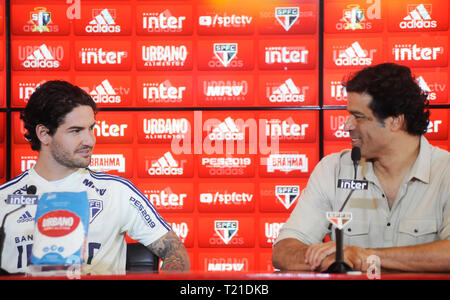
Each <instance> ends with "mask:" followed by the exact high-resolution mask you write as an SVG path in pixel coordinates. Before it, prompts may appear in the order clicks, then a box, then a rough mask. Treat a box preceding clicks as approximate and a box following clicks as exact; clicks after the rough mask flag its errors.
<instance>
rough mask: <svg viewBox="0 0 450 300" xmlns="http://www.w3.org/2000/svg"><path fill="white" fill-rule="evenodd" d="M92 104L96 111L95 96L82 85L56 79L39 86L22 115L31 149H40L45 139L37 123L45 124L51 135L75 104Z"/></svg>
mask: <svg viewBox="0 0 450 300" xmlns="http://www.w3.org/2000/svg"><path fill="white" fill-rule="evenodd" d="M82 105H88V106H90V107H92V109H93V110H94V113H96V112H97V105H96V104H95V102H94V100H93V99H92V97H91V96H90V95H89V94H88V93H86V92H85V91H84V90H82V89H81V88H79V87H77V86H74V85H72V84H71V83H69V82H66V81H60V80H53V81H47V82H46V83H44V84H42V85H41V86H39V87H38V88H37V89H36V90H35V91H34V93H33V94H32V95H31V96H30V100H29V101H28V103H27V105H26V107H25V109H24V110H23V111H22V112H21V113H20V118H21V119H22V120H23V121H24V123H25V129H26V130H27V132H26V133H25V138H26V139H27V140H28V141H29V142H30V145H31V149H33V150H36V151H40V150H41V142H40V140H39V139H38V137H37V135H36V126H37V125H40V124H41V125H44V126H45V127H47V129H48V133H49V134H50V135H53V134H55V132H56V129H57V128H58V127H59V125H61V124H62V123H63V122H64V118H65V117H66V115H67V114H68V113H70V112H71V111H72V110H73V109H74V108H75V107H77V106H82Z"/></svg>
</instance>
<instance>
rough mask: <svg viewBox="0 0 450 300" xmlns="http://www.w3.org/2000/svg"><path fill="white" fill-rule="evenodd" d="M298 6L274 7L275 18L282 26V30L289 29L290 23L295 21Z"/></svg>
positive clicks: (297, 14)
mask: <svg viewBox="0 0 450 300" xmlns="http://www.w3.org/2000/svg"><path fill="white" fill-rule="evenodd" d="M299 11H300V9H299V8H298V7H276V8H275V18H276V19H277V20H278V22H279V23H280V24H281V26H283V28H284V30H286V31H289V29H290V28H291V27H292V25H293V24H294V23H295V21H297V19H298V17H299V15H300V13H299Z"/></svg>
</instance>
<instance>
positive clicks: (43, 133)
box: [36, 124, 52, 145]
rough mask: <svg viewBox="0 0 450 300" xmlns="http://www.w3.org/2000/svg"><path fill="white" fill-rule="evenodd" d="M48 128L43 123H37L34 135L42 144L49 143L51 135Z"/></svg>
mask: <svg viewBox="0 0 450 300" xmlns="http://www.w3.org/2000/svg"><path fill="white" fill-rule="evenodd" d="M48 132H49V130H48V128H47V127H46V126H45V125H42V124H39V125H37V126H36V135H37V137H38V139H39V140H40V141H41V144H42V145H48V144H50V140H51V138H52V137H51V136H50V134H49V133H48Z"/></svg>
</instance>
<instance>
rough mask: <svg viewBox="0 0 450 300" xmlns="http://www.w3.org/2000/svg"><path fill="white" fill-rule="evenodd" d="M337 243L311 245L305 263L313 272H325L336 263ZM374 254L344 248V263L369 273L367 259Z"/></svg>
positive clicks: (362, 249)
mask: <svg viewBox="0 0 450 300" xmlns="http://www.w3.org/2000/svg"><path fill="white" fill-rule="evenodd" d="M335 253H336V243H334V242H328V243H322V244H314V245H310V246H309V247H308V249H307V250H306V254H305V262H306V263H308V264H309V265H310V267H311V271H318V272H323V271H326V270H327V269H328V267H329V266H331V264H332V263H334V262H335V259H336V254H335ZM371 254H373V253H372V251H371V250H369V249H364V248H360V247H355V246H344V261H345V262H346V263H347V264H348V265H349V266H350V267H351V268H352V269H353V270H358V271H363V272H365V271H367V269H368V268H369V266H370V265H369V264H368V262H367V257H369V256H370V255H371Z"/></svg>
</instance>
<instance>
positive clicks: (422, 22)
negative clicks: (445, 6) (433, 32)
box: [399, 4, 437, 29]
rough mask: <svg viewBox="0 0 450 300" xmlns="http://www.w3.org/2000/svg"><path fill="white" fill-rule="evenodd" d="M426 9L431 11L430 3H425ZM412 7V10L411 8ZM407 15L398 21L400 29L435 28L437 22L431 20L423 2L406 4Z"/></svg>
mask: <svg viewBox="0 0 450 300" xmlns="http://www.w3.org/2000/svg"><path fill="white" fill-rule="evenodd" d="M426 5H427V7H428V10H429V11H430V12H431V9H432V4H426ZM411 8H412V10H411ZM407 9H408V15H407V16H406V17H405V18H403V21H402V22H400V24H399V26H400V28H402V29H406V28H407V29H411V28H436V27H437V22H436V21H435V20H432V18H431V16H430V14H429V13H428V10H427V9H426V7H425V5H424V4H419V5H417V6H415V5H408V6H407Z"/></svg>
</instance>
